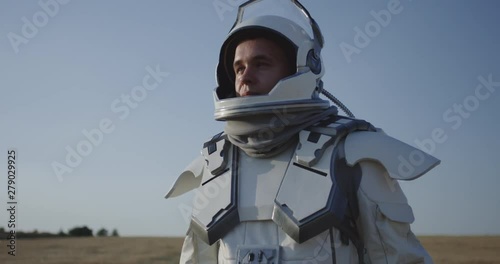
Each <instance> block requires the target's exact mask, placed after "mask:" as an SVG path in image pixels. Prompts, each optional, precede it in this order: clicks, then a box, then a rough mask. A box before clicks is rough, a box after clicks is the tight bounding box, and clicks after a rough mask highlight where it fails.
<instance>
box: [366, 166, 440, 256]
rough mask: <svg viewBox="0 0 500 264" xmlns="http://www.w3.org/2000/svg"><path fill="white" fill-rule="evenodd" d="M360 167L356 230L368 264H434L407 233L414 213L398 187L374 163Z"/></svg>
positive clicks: (396, 183) (382, 168)
mask: <svg viewBox="0 0 500 264" xmlns="http://www.w3.org/2000/svg"><path fill="white" fill-rule="evenodd" d="M360 165H361V170H362V173H363V176H362V179H361V184H360V187H359V190H358V204H359V219H358V229H359V231H360V236H361V237H362V239H363V241H364V246H365V248H366V255H365V256H368V258H369V261H367V263H373V264H378V263H425V264H428V263H433V261H432V258H431V257H430V255H429V254H428V253H427V251H426V250H425V249H424V247H423V246H422V245H421V244H420V241H419V240H418V239H417V238H416V236H415V235H414V234H413V232H412V231H411V229H410V224H411V223H413V221H414V216H413V211H412V209H411V207H410V205H408V201H407V199H406V196H405V195H404V193H403V191H402V190H401V187H400V186H399V183H398V182H397V181H396V180H394V179H392V178H390V177H389V174H388V173H387V171H386V170H385V169H384V167H383V166H382V165H380V164H379V163H377V162H373V161H363V162H360Z"/></svg>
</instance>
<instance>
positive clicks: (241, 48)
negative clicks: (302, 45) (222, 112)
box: [233, 38, 291, 96]
mask: <svg viewBox="0 0 500 264" xmlns="http://www.w3.org/2000/svg"><path fill="white" fill-rule="evenodd" d="M287 61H288V60H287V59H286V57H285V53H284V52H283V50H282V49H281V48H280V47H279V46H278V45H276V44H275V43H274V42H272V41H270V40H267V39H264V38H257V39H251V40H245V41H243V42H241V43H240V44H239V45H238V46H237V47H236V51H235V54H234V63H233V69H234V73H235V77H236V80H235V84H234V87H235V91H236V94H237V95H238V96H250V95H264V94H268V93H269V92H270V91H271V90H272V89H273V87H274V86H275V85H276V83H277V82H278V81H279V80H281V79H282V78H284V77H286V76H288V75H290V74H291V73H290V70H289V69H290V67H288V65H287Z"/></svg>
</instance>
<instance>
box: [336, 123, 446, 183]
mask: <svg viewBox="0 0 500 264" xmlns="http://www.w3.org/2000/svg"><path fill="white" fill-rule="evenodd" d="M345 154H346V161H347V164H349V165H351V166H353V165H354V164H356V163H358V162H360V161H364V160H374V161H377V162H379V163H380V164H382V166H384V167H385V169H386V170H387V172H388V173H389V176H390V177H391V178H393V179H396V180H407V181H409V180H414V179H416V178H418V177H420V176H422V175H423V174H425V173H426V172H427V171H429V170H431V169H432V168H434V167H435V166H436V165H438V164H439V163H440V160H438V159H436V158H435V157H433V156H431V155H429V154H427V153H425V152H423V151H421V150H419V149H416V148H414V147H412V146H410V145H408V144H406V143H403V142H401V141H399V140H397V139H395V138H392V137H389V136H387V135H386V134H384V133H381V132H370V131H360V132H353V133H350V134H349V135H348V136H347V138H346V141H345Z"/></svg>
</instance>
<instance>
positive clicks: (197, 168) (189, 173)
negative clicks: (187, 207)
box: [165, 156, 205, 199]
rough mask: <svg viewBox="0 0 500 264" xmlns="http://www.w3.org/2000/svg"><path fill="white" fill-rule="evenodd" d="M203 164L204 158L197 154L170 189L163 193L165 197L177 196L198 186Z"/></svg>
mask: <svg viewBox="0 0 500 264" xmlns="http://www.w3.org/2000/svg"><path fill="white" fill-rule="evenodd" d="M204 165H205V159H204V158H203V156H199V157H198V158H196V159H195V160H193V161H192V162H191V163H190V164H189V165H188V166H187V167H186V169H184V171H183V172H182V173H181V175H180V176H179V177H178V178H177V180H176V181H175V183H174V185H172V188H170V191H168V193H167V194H166V195H165V198H166V199H168V198H172V197H177V196H179V195H181V194H184V193H187V192H189V191H191V190H193V189H195V188H198V187H199V186H200V184H201V179H202V177H201V176H202V175H203V167H204Z"/></svg>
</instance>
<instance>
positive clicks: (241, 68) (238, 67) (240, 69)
mask: <svg viewBox="0 0 500 264" xmlns="http://www.w3.org/2000/svg"><path fill="white" fill-rule="evenodd" d="M243 70H244V67H242V66H236V67H234V73H236V74H241V73H242V72H243Z"/></svg>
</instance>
